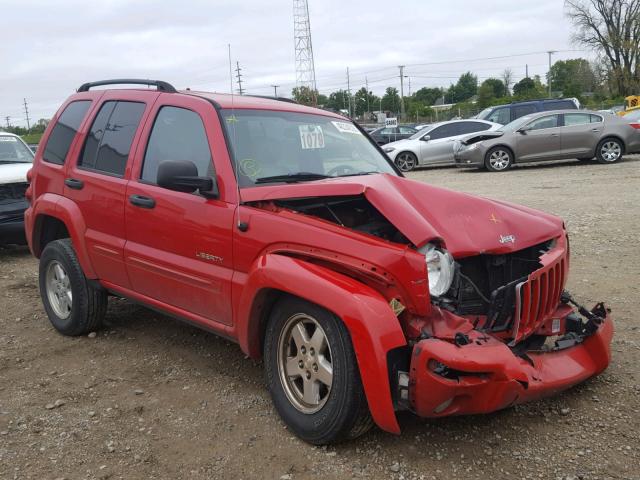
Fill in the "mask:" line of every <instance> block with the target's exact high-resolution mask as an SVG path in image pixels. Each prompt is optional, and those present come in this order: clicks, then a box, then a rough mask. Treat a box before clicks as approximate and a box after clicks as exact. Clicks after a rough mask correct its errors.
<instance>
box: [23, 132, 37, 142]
mask: <svg viewBox="0 0 640 480" xmlns="http://www.w3.org/2000/svg"><path fill="white" fill-rule="evenodd" d="M41 138H42V134H41V133H28V134H27V135H22V140H24V141H25V142H26V143H40V139H41Z"/></svg>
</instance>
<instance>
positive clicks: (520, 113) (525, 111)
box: [512, 104, 538, 120]
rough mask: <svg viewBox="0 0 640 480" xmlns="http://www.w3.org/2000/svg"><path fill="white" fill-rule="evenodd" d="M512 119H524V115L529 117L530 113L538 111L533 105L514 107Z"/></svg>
mask: <svg viewBox="0 0 640 480" xmlns="http://www.w3.org/2000/svg"><path fill="white" fill-rule="evenodd" d="M512 108H513V119H514V120H515V119H516V118H520V117H524V116H525V115H529V114H530V113H535V112H537V111H538V110H537V109H536V106H535V105H533V104H529V105H514V106H513V107H512Z"/></svg>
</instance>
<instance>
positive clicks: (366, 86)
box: [364, 77, 370, 116]
mask: <svg viewBox="0 0 640 480" xmlns="http://www.w3.org/2000/svg"><path fill="white" fill-rule="evenodd" d="M364 84H365V88H366V89H367V116H368V115H369V112H370V110H369V79H368V78H367V77H364Z"/></svg>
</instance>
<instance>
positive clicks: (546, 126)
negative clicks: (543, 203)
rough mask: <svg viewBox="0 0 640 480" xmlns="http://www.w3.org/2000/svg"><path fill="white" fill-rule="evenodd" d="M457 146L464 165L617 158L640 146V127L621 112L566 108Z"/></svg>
mask: <svg viewBox="0 0 640 480" xmlns="http://www.w3.org/2000/svg"><path fill="white" fill-rule="evenodd" d="M454 148H455V151H456V153H455V160H456V165H457V166H459V167H480V168H487V170H490V171H492V172H501V171H505V170H507V169H509V168H510V167H511V166H512V165H513V164H514V163H521V162H543V161H547V160H560V159H563V158H578V159H580V160H591V159H592V158H593V157H596V159H597V160H598V161H599V162H600V163H614V162H617V161H618V160H620V159H621V158H622V155H623V154H624V153H634V152H637V151H640V130H638V129H637V128H636V127H634V126H633V125H629V123H627V121H625V120H624V119H623V118H621V117H617V116H614V115H602V114H599V113H597V112H590V111H586V110H580V111H579V112H576V111H574V110H561V111H557V112H543V113H536V114H534V115H526V116H524V117H520V118H519V119H517V120H515V121H513V122H511V123H510V124H508V125H505V126H504V127H502V128H501V129H500V130H498V131H495V132H485V133H483V134H480V135H477V134H474V135H469V136H467V137H465V138H463V139H462V140H461V141H459V142H458V143H457V144H456V146H455V147H454Z"/></svg>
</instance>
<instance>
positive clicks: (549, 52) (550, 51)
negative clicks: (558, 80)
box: [547, 50, 556, 98]
mask: <svg viewBox="0 0 640 480" xmlns="http://www.w3.org/2000/svg"><path fill="white" fill-rule="evenodd" d="M547 53H548V54H549V73H548V74H547V83H548V84H549V98H551V55H553V54H554V53H556V51H555V50H549V51H548V52H547Z"/></svg>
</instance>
